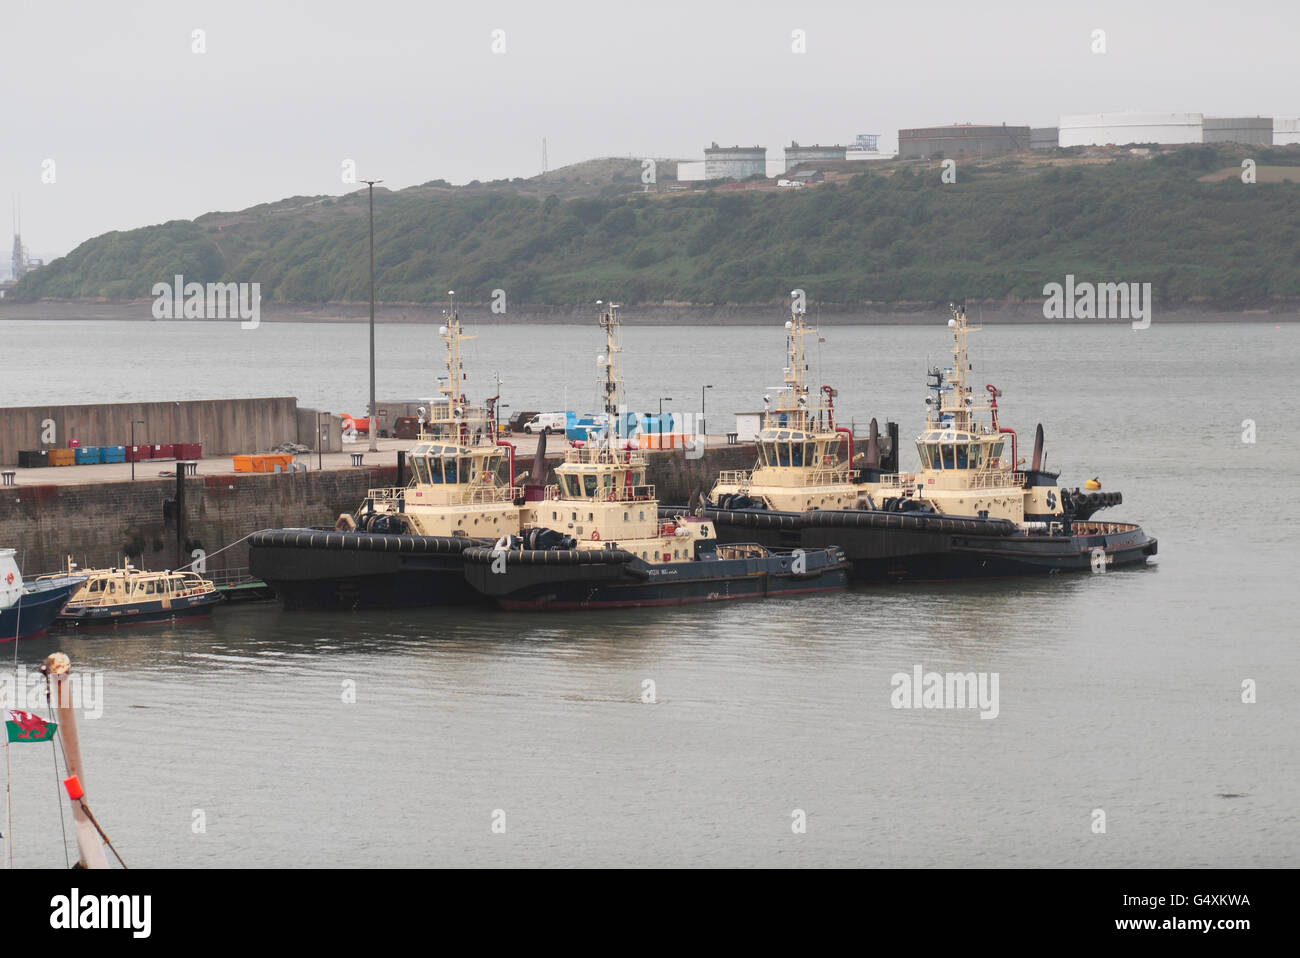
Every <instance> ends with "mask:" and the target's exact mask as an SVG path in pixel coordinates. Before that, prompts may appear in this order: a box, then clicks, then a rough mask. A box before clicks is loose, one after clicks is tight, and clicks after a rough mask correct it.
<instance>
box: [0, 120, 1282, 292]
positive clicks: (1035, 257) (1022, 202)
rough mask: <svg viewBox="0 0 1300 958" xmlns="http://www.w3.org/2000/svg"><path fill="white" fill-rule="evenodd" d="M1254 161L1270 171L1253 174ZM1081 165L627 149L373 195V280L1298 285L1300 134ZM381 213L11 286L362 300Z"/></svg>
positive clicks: (70, 263) (166, 234)
mask: <svg viewBox="0 0 1300 958" xmlns="http://www.w3.org/2000/svg"><path fill="white" fill-rule="evenodd" d="M1076 153H1077V151H1076ZM1246 156H1249V157H1253V158H1254V159H1255V161H1256V162H1257V164H1258V165H1259V169H1260V170H1261V171H1264V170H1265V169H1266V168H1267V170H1268V171H1269V175H1267V176H1265V175H1261V176H1260V177H1259V182H1257V183H1253V184H1245V183H1243V182H1242V181H1241V177H1240V175H1239V173H1238V172H1237V171H1238V170H1239V168H1240V160H1241V158H1242V157H1246ZM1075 159H1076V157H1073V156H1072V155H1071V154H1069V153H1068V152H1067V151H1058V152H1057V154H1056V162H1042V161H1041V160H1039V159H1037V158H1035V159H1034V160H1033V161H1032V162H1031V161H1030V160H1026V159H1018V158H1015V157H1012V158H1006V159H1002V160H998V161H996V162H985V163H984V164H983V165H976V164H973V163H966V162H959V163H958V167H957V182H956V183H949V184H945V183H941V182H940V168H939V164H938V163H937V162H933V161H931V162H920V161H911V162H900V163H895V164H890V165H887V166H885V167H874V166H873V168H872V169H871V170H869V171H866V172H863V173H861V174H859V175H853V176H849V175H845V176H843V177H841V178H840V179H838V180H837V181H835V182H827V183H823V184H818V185H815V186H811V187H807V188H804V189H798V190H794V189H781V190H778V189H744V188H739V187H746V186H757V185H759V183H760V182H761V181H756V182H752V183H750V182H747V183H745V184H723V185H717V184H715V185H714V186H713V188H710V189H707V190H698V191H696V190H682V191H676V192H662V193H644V192H638V190H640V188H641V184H640V176H639V174H640V169H641V167H640V162H639V161H635V160H622V161H602V162H606V163H607V164H608V163H613V164H614V165H613V166H612V167H607V168H604V169H603V172H602V173H601V177H600V178H598V179H597V180H595V181H591V182H588V181H585V180H583V179H582V178H581V177H576V178H574V177H570V178H569V179H568V180H565V179H564V178H562V177H559V176H556V175H554V174H548V176H551V177H552V179H551V180H550V181H549V182H548V180H547V179H546V178H545V177H535V178H533V179H531V180H519V181H510V182H508V183H507V182H505V181H500V182H498V183H492V184H470V186H469V187H451V186H449V185H448V184H445V183H442V182H441V181H435V182H434V183H428V184H424V185H422V186H419V187H412V188H411V189H407V190H402V191H399V192H389V191H387V190H376V193H375V271H376V295H377V298H378V299H379V300H380V301H382V302H394V303H438V302H441V301H442V300H443V299H444V297H445V292H446V290H448V289H453V288H454V289H455V290H456V291H457V294H458V295H459V296H460V297H461V298H463V299H465V300H467V301H473V302H485V301H488V300H489V299H490V298H491V296H492V291H493V290H495V289H502V290H505V291H506V295H507V296H508V299H509V302H510V304H511V308H512V309H513V308H515V307H516V306H517V305H521V304H548V305H571V304H577V303H584V302H590V301H591V300H593V299H596V298H599V297H603V296H616V297H618V298H619V299H620V300H622V301H623V302H626V303H629V304H654V303H695V304H715V305H716V304H755V305H757V304H769V303H775V302H777V301H780V300H782V299H783V298H784V297H785V296H786V295H787V293H788V291H789V290H790V289H792V288H794V287H800V288H803V289H805V290H807V292H808V295H809V297H810V298H812V299H815V300H817V301H819V302H822V303H840V304H859V303H877V304H879V303H942V302H947V301H949V300H952V299H956V298H969V299H980V300H1007V299H1039V298H1041V297H1042V291H1043V286H1044V284H1045V283H1049V282H1060V281H1061V280H1062V279H1063V278H1064V276H1065V275H1066V274H1067V273H1068V274H1073V275H1074V276H1075V277H1076V278H1077V279H1078V280H1080V281H1085V280H1092V281H1095V282H1151V283H1152V284H1153V292H1154V294H1155V295H1156V296H1157V297H1159V299H1160V301H1162V302H1163V303H1166V304H1177V303H1207V304H1214V305H1221V306H1226V307H1248V306H1263V305H1267V304H1268V303H1270V302H1276V301H1279V300H1288V301H1293V300H1300V148H1297V147H1292V148H1284V149H1273V150H1268V149H1263V148H1252V149H1248V148H1244V147H1233V146H1223V147H1211V146H1194V147H1184V148H1181V149H1178V150H1172V151H1169V152H1164V153H1160V154H1158V155H1155V156H1154V157H1150V158H1148V157H1135V156H1131V155H1129V154H1128V153H1127V151H1116V152H1115V155H1113V156H1112V157H1111V158H1109V159H1108V160H1107V161H1105V162H1097V163H1087V162H1082V161H1077V162H1076V161H1074V160H1075ZM851 165H852V166H853V167H855V168H856V167H857V164H851ZM1279 170H1281V172H1280V173H1279V172H1278V171H1279ZM611 171H612V172H611ZM558 172H559V171H557V173H558ZM1229 173H1231V175H1227V174H1229ZM1291 173H1295V176H1291ZM664 175H665V174H664V168H663V166H662V165H661V167H660V176H661V177H662V176H664ZM662 182H663V181H662V180H661V184H662ZM683 185H684V184H683ZM583 194H586V195H583ZM367 209H368V207H367V201H366V194H365V192H364V191H360V192H358V193H353V194H350V195H348V196H345V197H341V198H337V199H336V198H330V197H294V198H291V199H288V200H284V201H281V202H279V203H274V204H265V205H262V206H257V207H253V208H251V209H248V210H244V211H242V212H238V213H210V214H207V215H205V216H201V217H199V218H198V219H196V220H193V221H187V220H176V221H172V222H169V223H164V224H162V225H159V226H150V227H145V228H143V229H136V230H130V231H126V232H113V233H107V234H105V235H103V236H98V237H96V238H94V239H92V240H88V241H87V242H85V243H83V244H81V245H80V246H79V247H77V249H75V250H74V251H73V252H72V253H70V254H69V255H67V256H65V257H63V258H61V259H58V260H55V261H54V262H53V263H50V264H49V265H47V266H45V267H44V268H42V269H40V270H37V271H35V272H33V273H31V274H29V275H28V276H26V277H25V278H24V279H23V280H22V281H21V282H20V283H19V285H18V286H17V287H15V289H14V290H13V291H12V293H11V294H10V295H11V297H13V298H15V299H21V300H33V299H41V298H59V299H109V300H129V299H141V298H149V297H150V296H151V293H150V290H151V288H152V286H153V284H154V283H158V282H165V283H170V282H171V281H172V278H173V277H174V276H175V275H177V274H180V275H182V276H184V278H185V280H186V281H196V282H200V283H207V282H219V281H242V282H257V283H260V284H261V291H262V299H263V301H264V302H282V303H300V304H323V303H344V302H353V303H355V302H363V301H366V300H367V299H368V297H369V278H368V277H369V274H368V268H369V259H368V247H367V240H368V221H367V218H366V213H367Z"/></svg>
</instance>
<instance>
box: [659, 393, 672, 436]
mask: <svg viewBox="0 0 1300 958" xmlns="http://www.w3.org/2000/svg"><path fill="white" fill-rule="evenodd" d="M672 401H673V397H672V396H660V397H659V435H660V436H662V435H663V434H664V403H666V402H672ZM659 445H660V446H662V445H663V440H662V439H661V440H660V442H659Z"/></svg>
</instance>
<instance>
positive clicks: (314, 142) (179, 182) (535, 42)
mask: <svg viewBox="0 0 1300 958" xmlns="http://www.w3.org/2000/svg"><path fill="white" fill-rule="evenodd" d="M196 28H201V29H203V30H205V31H206V45H207V52H206V53H203V54H201V55H200V54H195V53H192V52H191V44H192V40H191V32H192V31H193V30H194V29H196ZM1095 28H1101V29H1104V30H1105V31H1106V42H1107V48H1108V49H1107V53H1106V54H1104V55H1096V54H1093V53H1091V52H1090V44H1091V36H1090V34H1091V31H1092V30H1093V29H1095ZM495 29H500V30H504V31H505V40H506V52H505V53H504V54H500V55H498V54H493V53H492V51H491V44H492V31H493V30H495ZM795 29H802V30H804V31H806V35H807V52H806V53H805V54H802V55H799V54H795V53H792V52H791V42H792V41H791V32H792V31H793V30H795ZM0 35H2V36H3V37H4V44H3V49H4V59H3V62H4V75H5V79H4V82H5V84H6V87H7V95H6V97H5V110H4V114H3V117H2V119H0V187H3V190H4V192H3V200H4V204H5V209H4V215H3V217H0V222H3V223H4V224H5V227H4V229H3V231H2V232H3V234H4V235H5V237H6V239H5V242H4V243H3V244H2V245H3V246H4V247H5V249H6V251H7V247H8V240H7V236H8V224H9V209H8V207H9V200H10V197H11V196H12V195H13V194H15V193H19V194H21V199H22V207H23V224H24V229H23V232H24V239H25V241H26V243H27V245H28V246H29V248H30V249H31V251H32V253H33V255H45V256H54V255H61V254H63V253H66V252H68V251H69V250H70V249H72V248H73V247H74V246H76V245H77V244H78V243H80V242H82V241H83V240H85V239H87V238H89V237H91V236H94V235H97V234H99V233H102V232H105V231H107V230H112V229H129V228H133V227H137V226H143V225H147V224H150V223H158V222H163V221H165V220H168V219H176V218H189V217H193V216H197V215H199V214H201V213H204V212H207V211H209V210H214V209H227V210H229V209H240V208H243V207H246V206H251V205H253V204H255V203H260V202H266V201H270V200H276V199H281V198H283V197H286V196H292V195H296V194H317V193H333V194H339V193H343V192H347V191H348V190H350V189H353V188H354V187H351V186H346V185H344V184H343V183H342V182H341V180H340V164H341V163H342V162H343V160H344V159H347V158H351V159H354V160H355V161H356V163H357V168H358V173H359V175H361V176H378V177H382V178H384V180H385V185H386V186H389V187H392V188H401V187H404V186H410V185H412V184H416V183H422V182H425V181H427V180H431V179H437V178H440V177H441V178H445V179H447V180H450V181H451V182H456V183H461V182H466V181H468V180H471V179H482V180H488V179H495V178H499V177H513V176H531V175H534V174H536V173H537V172H539V170H540V166H541V140H542V137H543V136H545V137H546V138H547V140H548V145H549V157H550V165H551V166H552V167H556V166H561V165H564V164H566V163H572V162H576V161H578V160H584V159H589V158H592V157H595V156H610V155H615V156H617V155H631V156H635V157H642V156H674V157H683V158H693V159H698V158H700V157H701V155H702V150H703V148H704V147H705V146H707V145H708V143H709V142H710V141H712V140H717V141H718V142H720V143H722V144H724V145H732V144H735V143H739V144H744V145H749V144H753V143H758V144H761V145H764V146H766V147H768V149H769V151H772V150H776V149H778V148H779V147H781V146H782V145H784V144H787V143H789V142H790V140H791V139H792V138H793V139H797V140H799V141H800V142H804V143H813V142H821V143H832V142H834V143H842V142H845V141H847V140H851V139H852V137H853V136H854V135H855V134H857V133H880V134H882V142H881V145H882V147H884V148H888V149H892V148H893V146H894V145H895V143H896V138H897V130H898V128H899V127H908V126H924V125H930V124H941V123H950V122H968V121H969V122H995V123H996V122H1003V121H1005V122H1008V123H1029V124H1032V125H1035V126H1040V125H1041V126H1052V125H1055V124H1056V119H1057V117H1058V115H1059V114H1061V113H1091V112H1101V111H1110V110H1124V109H1144V110H1162V111H1163V110H1169V111H1190V112H1201V113H1205V114H1210V115H1221V114H1226V115H1256V114H1259V115H1265V116H1268V115H1283V116H1287V115H1296V114H1298V113H1300V66H1298V65H1297V60H1296V53H1295V40H1296V37H1297V36H1300V5H1298V4H1296V3H1294V2H1279V0H1265V2H1255V3H1250V4H1241V5H1237V4H1233V3H1218V2H1214V3H1203V4H1198V3H1194V2H1186V0H1183V2H1163V0H1161V2H1149V3H1142V2H1138V3H1133V2H1129V3H1123V2H1107V3H1070V4H1064V3H1045V2H1042V0H1039V2H1016V3H997V4H990V3H975V2H970V0H964V2H959V3H948V2H937V3H927V4H925V5H923V6H922V5H913V4H906V3H903V4H898V5H883V4H875V3H873V4H865V3H858V2H852V3H850V2H842V3H801V4H790V3H767V2H749V3H725V4H724V3H707V2H706V3H698V2H697V3H671V2H670V3H662V2H655V3H645V4H639V3H632V4H628V3H622V2H605V3H559V2H553V3H538V2H530V3H503V4H491V5H489V4H476V3H454V4H446V3H430V2H428V0H370V2H367V3H355V2H348V3H344V2H335V0H328V2H312V3H306V2H297V3H289V2H274V0H270V2H260V3H257V2H229V0H223V2H212V3H204V2H183V0H182V2H177V0H171V2H135V3H124V4H114V3H104V2H86V0H80V2H74V3H52V2H42V3H23V4H15V3H10V4H6V5H5V6H4V8H3V9H2V11H0ZM46 159H52V160H54V161H55V164H56V165H55V173H56V176H57V180H56V182H55V183H54V184H43V183H42V182H41V172H42V161H44V160H46ZM5 259H6V260H7V255H6V256H5Z"/></svg>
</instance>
